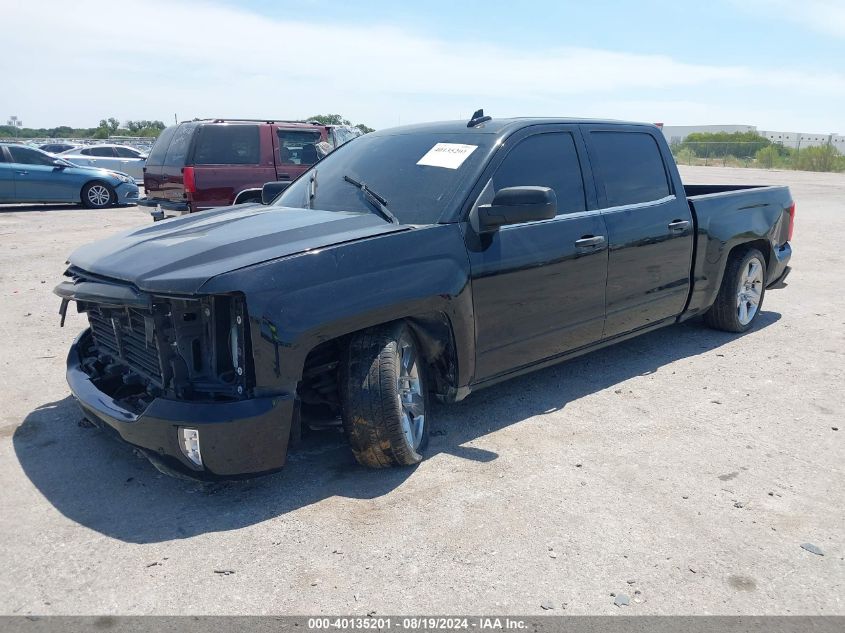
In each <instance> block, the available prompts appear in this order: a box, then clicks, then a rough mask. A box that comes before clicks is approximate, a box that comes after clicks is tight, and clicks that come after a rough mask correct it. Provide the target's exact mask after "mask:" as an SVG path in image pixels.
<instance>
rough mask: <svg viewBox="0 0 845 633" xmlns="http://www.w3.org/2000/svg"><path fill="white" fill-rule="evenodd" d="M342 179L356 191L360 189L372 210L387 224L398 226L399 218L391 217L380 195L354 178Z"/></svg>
mask: <svg viewBox="0 0 845 633" xmlns="http://www.w3.org/2000/svg"><path fill="white" fill-rule="evenodd" d="M343 179H344V180H345V181H346V182H348V183H350V184H353V185H355V186H356V187H358V189H360V190H361V192H362V193H363V194H364V198H365V199H366V200H367V202H369V203H370V204H371V205H373V208H374V209H375V210H376V211H378V213H379V215H380V216H381V217H383V218H384V219H385V220H387V221H388V222H392V223H393V224H399V218H397V217H396V216H395V215H393V214H392V213H391V212H390V209H388V208H387V200H385V199H384V198H382V197H381V196H380V195H378V194H377V193H376V192H375V191H373V190H372V189H370V188H369V187H368V186H367V185H366V183H363V182H360V181H358V180H355V179H354V178H350V177H349V176H344V177H343Z"/></svg>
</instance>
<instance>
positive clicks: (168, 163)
mask: <svg viewBox="0 0 845 633" xmlns="http://www.w3.org/2000/svg"><path fill="white" fill-rule="evenodd" d="M197 125H198V124H197V123H182V124H181V125H179V126H178V127H175V128H173V129H174V130H175V131H174V133H173V137H172V138H171V140H170V145H169V146H168V147H167V154H165V156H164V163H163V165H164V166H165V167H184V166H185V160H186V159H187V157H188V149H190V146H191V139H192V138H193V137H194V132H195V131H196V129H197ZM166 132H167V130H165V131H164V132H163V133H162V136H164V134H165V133H166ZM156 146H158V143H156Z"/></svg>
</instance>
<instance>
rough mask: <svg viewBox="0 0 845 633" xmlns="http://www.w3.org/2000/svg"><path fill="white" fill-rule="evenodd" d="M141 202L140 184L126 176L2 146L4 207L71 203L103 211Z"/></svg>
mask: <svg viewBox="0 0 845 633" xmlns="http://www.w3.org/2000/svg"><path fill="white" fill-rule="evenodd" d="M137 201H138V185H136V184H135V181H134V179H133V178H132V177H131V176H129V175H127V174H125V173H122V172H118V171H113V170H109V169H103V168H100V167H89V166H82V165H77V164H75V163H73V162H70V161H68V160H66V159H64V158H61V157H57V156H54V155H52V154H48V153H47V152H44V151H42V150H40V149H36V148H34V147H27V146H25V145H20V144H17V143H0V204H6V203H15V202H31V203H36V202H44V203H49V202H53V203H56V202H69V203H81V204H83V205H85V206H86V207H88V208H91V209H101V208H105V207H110V206H114V205H117V204H135V203H137Z"/></svg>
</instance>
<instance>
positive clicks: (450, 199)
mask: <svg viewBox="0 0 845 633" xmlns="http://www.w3.org/2000/svg"><path fill="white" fill-rule="evenodd" d="M494 140H495V137H494V136H493V135H491V134H479V133H477V132H468V133H416V134H394V135H385V134H366V135H364V136H362V137H360V138H357V139H355V142H354V143H347V144H346V145H344V146H343V147H341V148H339V149H337V150H335V151H334V152H332V153H331V154H329V155H328V156H326V157H325V158H324V159H323V160H322V162H320V163H319V164H318V165H316V166H315V167H314V168H313V170H309V171H307V172H305V175H304V176H301V177H300V178H298V179H297V180H296V182H294V183H293V184H292V185H291V186H290V187H288V189H287V190H286V191H285V192H284V193H283V194H282V195H281V196H280V197H279V198H278V200H277V201H276V205H277V206H284V207H305V206H307V205H308V201H307V198H306V194H307V193H308V191H309V180H310V176H311V174H312V173H314V171H316V174H317V192H316V195H315V196H314V198H313V200H312V201H311V206H312V207H313V208H314V209H324V210H327V211H355V212H360V213H373V208H372V206H371V204H370V203H369V202H367V200H366V199H365V198H364V195H363V193H362V192H361V191H360V190H359V189H358V188H357V187H355V186H354V185H352V184H350V183H348V182H346V181H345V180H344V179H343V176H344V175H348V176H349V177H350V178H354V179H355V180H357V181H359V182H364V183H366V184H367V185H368V186H369V187H370V188H371V189H373V190H374V191H375V192H376V193H378V194H380V195H381V196H382V197H384V198H385V199H386V200H387V207H388V209H390V210H391V211H392V212H393V213H394V215H396V216H397V217H398V218H399V220H400V221H401V222H404V223H406V224H432V223H434V222H437V221H438V219H439V218H440V216H441V215H442V214H443V213H444V212H453V211H454V210H455V209H454V207H455V206H456V205H457V204H459V203H462V202H463V201H464V199H465V197H466V194H467V189H468V188H469V186H470V185H471V184H472V183H473V182H474V181H475V179H476V178H477V177H478V175H479V172H480V170H481V168H482V167H483V164H484V163H485V162H486V159H487V156H489V153H490V149H491V147H492V145H493V142H494ZM438 143H457V144H463V145H469V146H470V147H474V148H475V149H473V150H472V152H471V153H469V154H467V155H466V157H465V158H464V159H463V161H462V162H461V163H460V165H456V166H455V168H454V169H452V168H449V167H435V166H432V165H420V164H418V163H419V161H420V160H421V159H422V158H423V156H426V155H427V154H430V153H431V151H432V150H434V147H435V145H437V144H438Z"/></svg>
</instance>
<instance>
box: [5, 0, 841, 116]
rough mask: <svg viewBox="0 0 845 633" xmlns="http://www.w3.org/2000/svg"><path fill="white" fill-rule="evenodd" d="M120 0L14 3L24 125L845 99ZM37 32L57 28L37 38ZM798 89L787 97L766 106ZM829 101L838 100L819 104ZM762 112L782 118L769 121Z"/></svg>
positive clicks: (696, 70)
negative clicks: (128, 23) (128, 21)
mask: <svg viewBox="0 0 845 633" xmlns="http://www.w3.org/2000/svg"><path fill="white" fill-rule="evenodd" d="M817 3H820V2H817ZM821 4H823V3H821ZM115 6H116V5H114V4H113V3H111V2H107V1H106V0H79V1H77V2H74V3H65V2H57V3H55V4H53V5H51V8H50V10H49V11H45V10H44V8H43V5H39V4H38V3H27V4H22V5H18V6H17V8H16V9H15V10H14V11H13V12H12V17H11V19H8V12H7V21H8V22H10V23H9V24H8V27H9V28H6V29H4V48H5V50H7V51H16V52H17V54H16V55H14V56H9V55H8V54H7V55H6V56H3V57H0V77H2V78H3V79H2V88H3V89H2V90H0V115H2V116H6V115H8V114H17V115H19V116H21V117H22V118H23V119H24V121H25V123H26V124H27V125H57V124H60V123H70V124H73V125H93V124H94V123H95V122H96V121H97V120H99V119H100V118H102V117H107V116H118V117H120V118H122V119H124V120H125V119H130V118H160V119H164V120H167V121H170V120H172V117H173V113H178V115H179V118H190V117H194V116H244V117H258V116H286V117H292V118H298V117H304V116H307V115H310V114H314V113H316V112H328V111H331V112H341V113H343V114H344V115H346V116H348V117H350V118H352V119H354V120H355V121H356V122H358V121H361V122H365V123H368V124H370V125H373V126H376V127H386V126H390V125H395V124H397V123H399V122H402V123H409V122H414V121H422V120H431V119H438V118H463V117H465V116H467V115H468V114H469V113H470V112H471V111H472V110H473V109H475V108H476V107H479V106H481V105H483V106H485V107H486V108H487V109H488V111H492V112H494V113H496V114H499V115H505V114H507V115H532V114H547V115H584V116H589V115H597V116H613V117H615V118H637V119H644V120H648V121H651V120H663V121H666V122H677V121H676V120H675V117H676V116H677V117H678V118H683V119H684V120H685V121H691V122H702V123H704V122H743V123H744V122H748V123H751V124H758V125H760V126H761V127H770V128H771V127H779V126H783V125H787V126H788V125H789V118H788V117H790V116H793V117H794V116H795V109H796V107H798V106H799V105H800V107H803V108H806V109H807V111H808V112H807V113H806V116H804V117H803V118H804V119H807V120H808V122H813V121H816V122H818V125H815V127H812V129H820V130H826V129H828V127H829V126H834V125H836V123H837V122H838V119H839V114H835V113H836V112H841V111H842V110H845V108H841V107H839V106H841V105H842V104H843V102H845V74H843V73H841V72H837V73H818V72H813V71H804V70H796V69H791V70H780V69H759V68H751V67H747V66H744V65H731V66H719V65H711V64H703V63H701V64H699V63H686V62H682V61H679V60H677V59H674V58H672V57H671V56H668V55H637V54H630V53H625V52H615V51H608V50H598V49H585V48H573V47H564V46H559V45H555V44H551V43H550V44H549V45H548V46H545V47H544V46H542V44H541V43H538V47H537V49H535V50H530V51H526V50H525V49H524V48H516V47H509V46H508V45H507V44H506V43H504V44H489V43H487V44H484V43H478V42H455V41H452V40H446V39H438V38H436V37H431V36H421V35H419V34H416V33H414V32H412V31H410V30H406V29H402V28H398V27H396V26H391V25H387V24H374V25H370V26H361V25H338V24H328V23H325V20H324V19H322V18H320V19H315V20H314V21H293V20H278V19H272V18H266V17H263V16H259V15H257V14H254V13H249V12H246V11H243V10H239V9H233V8H224V7H220V6H217V5H213V4H210V3H205V2H191V3H184V4H175V3H173V2H170V3H166V2H162V1H161V0H150V1H148V2H138V1H136V0H130V1H128V2H124V3H121V4H120V11H116V10H115V9H114V7H115ZM91 16H99V19H98V21H97V23H98V24H100V25H103V24H104V23H105V24H108V23H109V22H111V23H113V24H114V25H118V24H122V23H124V22H125V21H124V20H123V18H122V17H121V16H146V20H147V22H146V24H145V25H144V26H143V27H142V28H139V29H137V30H136V29H129V30H123V29H121V28H120V27H119V26H106V27H104V28H97V29H96V30H92V29H91V28H90V25H91V23H92V21H91ZM33 30H37V31H38V32H39V33H43V34H49V36H44V37H37V38H36V37H33ZM64 34H67V35H66V36H65V35H64ZM738 95H742V96H741V97H740V96H738ZM796 95H800V98H798V100H797V101H796V102H795V103H793V102H790V103H789V104H787V106H786V107H784V108H777V107H775V108H771V107H769V106H771V104H772V102H773V101H774V100H775V99H778V100H790V101H791V100H793V99H795V96H796ZM830 102H833V103H834V105H836V106H837V107H836V108H829V107H827V106H824V105H819V104H825V103H830ZM608 104H614V105H615V106H616V107H618V109H619V111H618V112H617V111H614V112H609V111H608V110H609V109H610V108H608V107H607V106H608ZM652 107H653V109H650V108H652ZM684 112H687V113H695V114H694V116H693V115H692V114H690V115H688V116H683V114H684ZM716 112H718V113H719V114H718V118H719V121H713V120H712V118H713V116H715V114H714V113H716ZM760 112H769V113H770V115H772V116H773V119H772V120H763V121H761V120H760V116H759V114H760ZM670 113H671V115H672V116H671V119H670V116H669V114H670ZM780 117H783V120H780ZM702 118H703V119H707V120H706V121H703V120H701V119H702ZM795 118H798V117H795Z"/></svg>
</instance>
